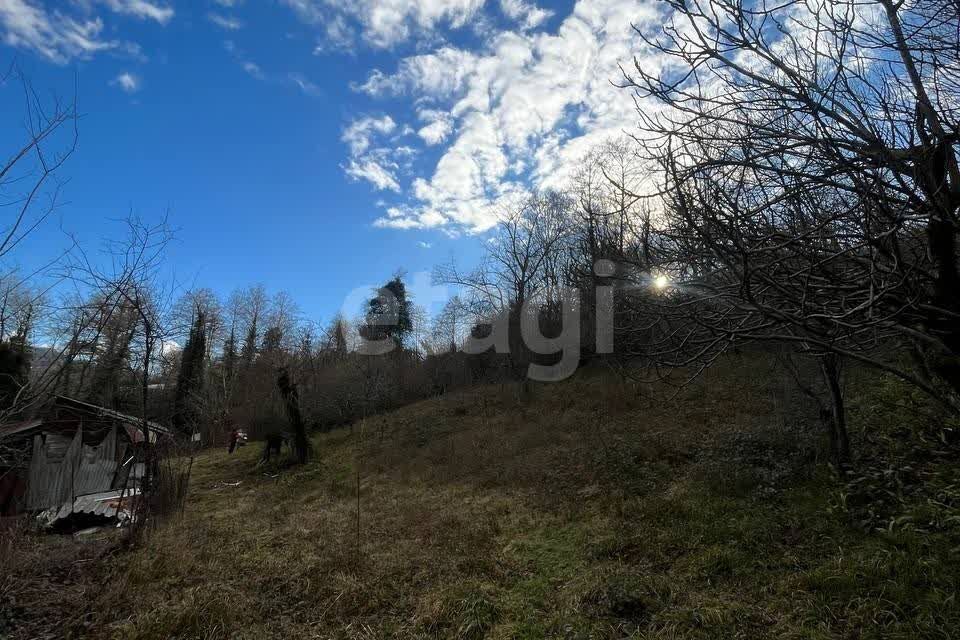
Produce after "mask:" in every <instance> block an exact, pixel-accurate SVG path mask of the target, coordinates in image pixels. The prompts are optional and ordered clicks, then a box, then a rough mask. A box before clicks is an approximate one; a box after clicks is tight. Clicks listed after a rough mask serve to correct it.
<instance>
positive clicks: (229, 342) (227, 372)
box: [223, 329, 238, 380]
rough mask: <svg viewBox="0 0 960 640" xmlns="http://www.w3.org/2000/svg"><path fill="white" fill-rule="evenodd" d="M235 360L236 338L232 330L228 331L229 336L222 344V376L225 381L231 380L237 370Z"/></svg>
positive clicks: (236, 356) (236, 355)
mask: <svg viewBox="0 0 960 640" xmlns="http://www.w3.org/2000/svg"><path fill="white" fill-rule="evenodd" d="M237 358H238V354H237V337H236V334H235V333H234V331H233V329H230V335H228V336H227V339H226V340H224V342H223V375H224V378H226V379H227V380H232V379H233V374H234V372H235V371H236V369H237Z"/></svg>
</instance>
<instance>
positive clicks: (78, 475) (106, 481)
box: [73, 427, 117, 495]
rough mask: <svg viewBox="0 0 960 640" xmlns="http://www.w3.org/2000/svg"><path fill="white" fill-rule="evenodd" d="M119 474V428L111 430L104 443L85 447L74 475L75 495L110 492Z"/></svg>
mask: <svg viewBox="0 0 960 640" xmlns="http://www.w3.org/2000/svg"><path fill="white" fill-rule="evenodd" d="M116 474H117V428H116V427H113V428H112V429H110V433H108V434H107V436H106V437H105V438H104V439H103V441H102V442H101V443H100V444H99V445H97V446H95V447H90V446H87V445H83V447H82V453H81V456H80V464H79V465H78V466H77V469H76V472H75V473H74V480H73V483H74V491H73V493H74V495H83V494H86V493H96V492H99V491H108V490H109V489H110V488H111V487H112V486H113V478H114V476H115V475H116Z"/></svg>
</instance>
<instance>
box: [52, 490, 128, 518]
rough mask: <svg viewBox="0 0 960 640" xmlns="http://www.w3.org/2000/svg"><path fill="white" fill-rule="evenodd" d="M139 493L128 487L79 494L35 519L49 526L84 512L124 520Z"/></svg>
mask: <svg viewBox="0 0 960 640" xmlns="http://www.w3.org/2000/svg"><path fill="white" fill-rule="evenodd" d="M139 494H140V492H139V491H138V490H136V489H128V490H126V491H123V490H115V491H103V492H100V493H93V494H90V495H85V496H79V497H77V498H76V500H71V501H68V502H65V503H64V504H62V505H60V506H58V507H52V508H50V509H47V510H46V511H43V512H42V513H41V514H40V515H38V516H37V520H38V521H39V522H40V523H41V524H43V525H45V526H51V525H53V524H55V523H56V522H57V521H58V520H62V519H64V518H66V517H68V516H70V515H73V514H75V513H85V514H91V515H99V516H103V517H105V518H117V519H118V520H119V521H120V522H126V521H127V520H129V519H130V518H131V517H132V514H133V506H134V502H135V501H136V500H137V496H138V495H139Z"/></svg>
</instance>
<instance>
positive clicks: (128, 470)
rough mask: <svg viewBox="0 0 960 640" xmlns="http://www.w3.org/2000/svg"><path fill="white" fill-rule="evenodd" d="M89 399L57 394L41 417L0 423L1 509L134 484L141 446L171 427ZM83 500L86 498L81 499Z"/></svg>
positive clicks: (29, 507)
mask: <svg viewBox="0 0 960 640" xmlns="http://www.w3.org/2000/svg"><path fill="white" fill-rule="evenodd" d="M148 433H149V442H146V443H145V442H144V440H145V439H144V436H143V420H142V419H140V418H137V417H134V416H129V415H126V414H123V413H120V412H118V411H114V410H112V409H107V408H105V407H98V406H96V405H93V404H89V403H87V402H83V401H80V400H76V399H74V398H68V397H65V396H57V397H55V398H53V400H52V401H51V402H50V403H49V404H48V405H47V406H46V407H45V408H44V410H43V411H42V412H41V417H38V418H34V419H30V420H24V421H21V422H16V423H11V424H5V425H0V515H14V514H17V513H20V512H37V511H42V510H46V509H51V508H56V509H62V507H63V505H72V504H74V503H76V502H77V498H79V497H82V496H91V495H94V494H103V493H106V492H111V491H117V490H121V489H128V490H131V491H135V490H136V484H137V479H138V478H139V477H141V476H142V473H143V468H142V464H137V463H136V462H135V460H136V456H134V453H135V452H136V450H137V449H138V448H142V447H144V446H153V445H155V444H156V443H157V442H158V441H160V440H162V439H165V438H171V437H172V436H173V432H172V431H171V430H170V429H168V428H166V427H164V426H162V425H159V424H156V423H153V422H148ZM80 503H83V501H80Z"/></svg>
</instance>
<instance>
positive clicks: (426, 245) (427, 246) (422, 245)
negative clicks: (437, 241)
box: [417, 240, 433, 249]
mask: <svg viewBox="0 0 960 640" xmlns="http://www.w3.org/2000/svg"><path fill="white" fill-rule="evenodd" d="M417 246H418V247H420V248H421V249H432V248H433V244H432V243H430V242H424V241H423V240H420V241H418V242H417Z"/></svg>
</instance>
